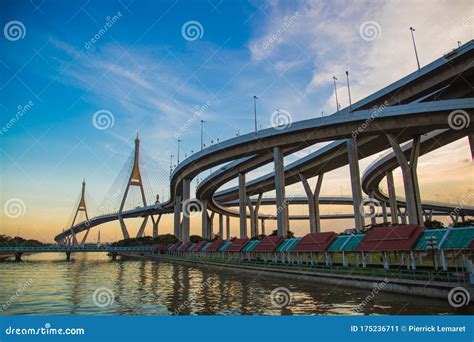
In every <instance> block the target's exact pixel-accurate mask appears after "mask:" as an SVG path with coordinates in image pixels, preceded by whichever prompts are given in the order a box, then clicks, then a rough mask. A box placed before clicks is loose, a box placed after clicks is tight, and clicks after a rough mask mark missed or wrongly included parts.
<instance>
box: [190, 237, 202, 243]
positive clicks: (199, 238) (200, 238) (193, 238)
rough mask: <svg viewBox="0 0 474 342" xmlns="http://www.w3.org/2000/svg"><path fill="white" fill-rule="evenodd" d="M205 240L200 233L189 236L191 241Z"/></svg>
mask: <svg viewBox="0 0 474 342" xmlns="http://www.w3.org/2000/svg"><path fill="white" fill-rule="evenodd" d="M202 240H203V238H202V237H201V236H199V235H191V236H190V237H189V241H191V242H192V243H198V242H201V241H202Z"/></svg>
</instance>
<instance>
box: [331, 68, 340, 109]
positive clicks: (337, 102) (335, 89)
mask: <svg viewBox="0 0 474 342" xmlns="http://www.w3.org/2000/svg"><path fill="white" fill-rule="evenodd" d="M332 79H333V80H334V94H335V95H336V112H337V113H339V101H338V100H337V86H336V81H337V78H336V76H333V77H332Z"/></svg>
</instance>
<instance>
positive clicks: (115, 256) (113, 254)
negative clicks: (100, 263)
mask: <svg viewBox="0 0 474 342" xmlns="http://www.w3.org/2000/svg"><path fill="white" fill-rule="evenodd" d="M110 257H111V258H112V260H113V261H115V260H117V253H115V252H112V253H110Z"/></svg>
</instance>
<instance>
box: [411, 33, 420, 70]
mask: <svg viewBox="0 0 474 342" xmlns="http://www.w3.org/2000/svg"><path fill="white" fill-rule="evenodd" d="M410 32H411V39H412V40H413V48H414V49H415V57H416V64H418V70H420V61H419V60H418V52H417V51H416V44H415V35H414V34H413V32H415V29H414V28H413V27H410Z"/></svg>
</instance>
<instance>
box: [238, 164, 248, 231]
mask: <svg viewBox="0 0 474 342" xmlns="http://www.w3.org/2000/svg"><path fill="white" fill-rule="evenodd" d="M246 203H247V191H246V187H245V173H242V172H240V173H239V222H240V238H241V239H243V238H246V237H247V209H246Z"/></svg>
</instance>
